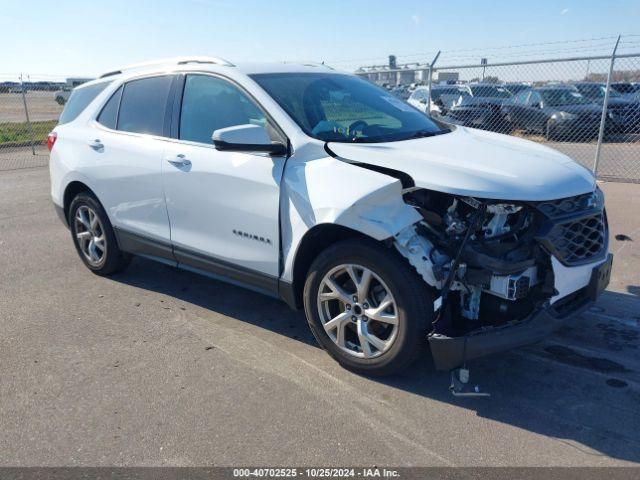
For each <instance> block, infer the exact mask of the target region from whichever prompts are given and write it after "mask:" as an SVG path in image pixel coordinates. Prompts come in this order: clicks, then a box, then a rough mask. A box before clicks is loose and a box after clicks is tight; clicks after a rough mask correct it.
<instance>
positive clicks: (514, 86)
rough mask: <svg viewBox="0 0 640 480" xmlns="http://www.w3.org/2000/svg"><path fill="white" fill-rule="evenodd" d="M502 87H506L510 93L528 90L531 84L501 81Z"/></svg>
mask: <svg viewBox="0 0 640 480" xmlns="http://www.w3.org/2000/svg"><path fill="white" fill-rule="evenodd" d="M502 88H504V89H506V90H507V91H508V92H509V93H510V94H511V95H515V94H516V93H519V92H521V91H522V90H528V89H530V88H531V85H527V84H526V83H503V84H502Z"/></svg>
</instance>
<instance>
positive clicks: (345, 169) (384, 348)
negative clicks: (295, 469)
mask: <svg viewBox="0 0 640 480" xmlns="http://www.w3.org/2000/svg"><path fill="white" fill-rule="evenodd" d="M49 146H50V148H51V161H50V170H51V193H52V196H53V202H54V203H55V205H56V207H57V210H58V211H59V214H60V216H61V218H62V220H63V221H64V222H65V223H66V224H67V225H68V226H69V228H70V230H71V236H72V239H73V242H74V244H75V247H76V249H77V251H78V254H79V256H80V258H81V259H82V261H83V262H84V263H85V265H86V266H87V267H88V268H89V269H91V270H92V271H93V272H95V273H97V274H100V275H109V274H113V273H115V272H118V271H120V270H122V269H123V268H124V267H125V266H126V265H127V263H128V262H129V259H130V258H131V255H132V254H133V255H141V256H144V257H147V258H151V259H154V260H158V261H160V262H164V263H167V264H171V265H174V266H178V267H180V268H184V269H188V270H191V271H194V272H198V273H202V274H205V275H210V276H212V277H214V278H218V279H224V280H228V281H229V282H231V283H234V284H238V285H242V286H246V287H249V288H251V289H254V290H257V291H259V292H263V293H266V294H268V295H272V296H276V297H279V298H281V299H283V300H284V301H286V302H287V303H288V304H289V305H291V306H292V307H294V308H300V307H303V308H304V311H305V314H306V317H307V320H308V322H309V325H310V327H311V330H312V331H313V334H314V335H315V337H316V339H317V340H318V342H319V343H320V344H321V345H322V346H323V347H324V348H325V349H326V350H327V351H328V352H329V354H331V355H332V356H333V357H334V358H335V359H336V360H337V361H338V362H340V363H341V364H342V365H344V366H346V367H348V368H350V369H353V370H356V371H359V372H363V373H369V374H388V373H391V372H395V371H397V370H399V369H402V368H404V367H406V366H407V365H408V364H409V363H410V362H411V361H412V360H413V359H415V358H416V356H417V355H418V354H419V352H420V351H421V349H422V347H423V346H424V345H425V344H427V343H428V344H429V346H430V349H431V354H432V356H433V358H434V361H435V365H436V367H438V368H441V369H453V368H457V367H459V366H460V365H463V364H464V363H465V362H466V361H467V360H469V359H472V358H475V357H479V356H482V355H486V354H488V353H493V352H497V351H501V350H506V349H508V348H513V347H519V346H522V345H524V344H527V343H531V342H534V341H536V340H539V339H541V338H542V337H543V336H544V335H545V334H547V333H548V332H550V331H551V330H553V329H554V328H556V327H557V326H559V325H560V324H561V323H562V322H563V321H564V320H565V319H566V318H568V317H569V316H570V315H571V314H574V313H576V312H579V311H581V309H584V308H585V307H586V306H588V305H589V304H590V302H592V301H593V300H594V299H595V298H596V297H597V296H598V295H599V293H600V292H601V291H602V290H603V289H604V287H605V286H606V285H607V283H608V279H609V273H610V270H611V256H610V255H609V254H608V251H607V250H608V231H607V224H606V215H605V212H604V205H603V196H602V193H601V192H600V190H599V189H597V188H596V183H595V180H594V178H593V176H592V174H591V173H590V172H589V171H587V170H586V169H585V168H583V167H581V166H580V165H578V164H576V163H575V162H574V161H572V160H571V159H570V158H568V157H566V156H565V155H563V154H561V153H559V152H557V151H554V150H552V149H550V148H547V147H545V146H543V145H539V144H535V143H531V142H527V141H524V140H521V139H518V138H513V137H508V136H504V135H499V134H495V133H489V132H484V131H479V130H473V129H469V128H464V127H456V126H450V125H445V124H442V123H439V122H438V121H436V120H434V119H431V118H430V117H428V116H426V115H424V114H423V113H422V112H419V111H418V110H417V109H415V108H413V107H412V106H410V105H408V104H406V103H404V102H402V101H400V100H398V99H396V98H395V97H393V96H392V95H390V94H389V93H387V92H386V91H385V90H383V89H380V88H378V87H376V86H374V85H372V84H370V83H368V82H366V81H365V80H362V79H360V78H358V77H356V76H353V75H349V74H345V73H339V72H336V71H333V70H332V69H330V68H327V67H325V66H321V65H320V66H319V65H291V64H267V65H265V64H252V65H233V64H231V63H229V62H227V61H224V60H221V59H215V58H183V59H174V60H167V61H162V62H156V63H149V64H146V65H138V66H132V67H129V68H123V69H120V70H117V71H114V72H110V73H107V74H104V75H102V77H100V78H99V79H97V80H95V81H92V82H89V83H87V84H84V85H82V86H81V87H78V88H77V89H75V90H74V92H73V94H72V95H71V98H70V99H69V101H68V103H67V105H66V107H65V110H64V112H63V114H62V116H61V118H60V124H59V125H58V126H57V127H56V128H55V129H54V131H53V132H52V133H51V134H50V137H49Z"/></svg>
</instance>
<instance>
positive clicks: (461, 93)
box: [0, 45, 640, 183]
mask: <svg viewBox="0 0 640 480" xmlns="http://www.w3.org/2000/svg"><path fill="white" fill-rule="evenodd" d="M634 47H635V45H634ZM356 73H357V74H358V75H360V76H363V77H365V78H367V79H369V80H371V81H373V82H376V83H378V84H384V85H386V86H387V87H388V88H390V89H392V91H393V92H394V93H396V94H398V95H399V96H400V97H402V98H403V99H405V100H407V101H408V102H409V103H411V104H413V105H414V106H416V107H417V108H419V109H421V110H423V111H425V112H428V113H430V114H431V115H433V116H434V117H438V118H440V119H442V120H443V121H445V122H450V123H453V124H458V125H464V126H468V127H473V128H479V129H484V130H489V131H494V132H499V133H504V134H509V135H514V136H518V137H521V138H525V139H528V140H533V141H535V142H539V143H543V144H545V145H548V146H550V147H552V148H555V149H557V150H559V151H561V152H563V153H566V154H567V155H569V156H570V157H572V158H573V159H575V160H576V161H578V162H580V163H581V164H582V165H584V166H585V167H587V168H589V169H591V170H594V171H596V173H597V176H598V177H599V178H601V179H606V180H617V181H625V182H637V183H640V54H634V53H622V54H617V55H611V54H610V55H600V56H581V57H567V58H560V59H548V60H531V61H515V62H513V61H512V62H500V63H489V62H486V61H483V62H481V63H479V64H453V63H449V64H448V65H447V64H446V63H445V61H440V62H439V63H437V64H433V62H432V66H429V65H415V66H413V67H411V68H408V67H396V68H389V67H379V66H378V67H371V68H361V69H359V70H358V71H357V72H356ZM82 80H86V79H77V78H75V79H74V78H60V77H49V78H46V80H40V79H38V81H30V80H29V79H28V77H27V79H25V77H24V76H23V77H15V76H14V77H7V76H5V77H3V76H0V170H11V169H18V168H28V167H36V166H46V165H47V162H48V151H47V148H46V139H47V134H48V133H49V132H50V131H51V129H52V128H53V127H54V126H55V124H56V122H57V119H58V117H59V115H60V113H61V112H62V108H63V105H64V102H65V101H66V99H67V98H68V97H69V95H70V91H71V89H72V88H73V87H74V86H76V85H77V84H78V83H80V81H82ZM605 104H606V105H607V108H606V109H605V107H604V105H605Z"/></svg>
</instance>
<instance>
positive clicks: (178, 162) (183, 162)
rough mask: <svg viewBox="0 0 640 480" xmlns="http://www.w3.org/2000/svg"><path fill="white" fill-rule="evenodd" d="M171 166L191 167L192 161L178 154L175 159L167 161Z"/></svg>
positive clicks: (171, 158) (170, 158)
mask: <svg viewBox="0 0 640 480" xmlns="http://www.w3.org/2000/svg"><path fill="white" fill-rule="evenodd" d="M166 160H167V162H169V163H170V164H171V165H173V166H175V167H190V166H191V160H189V159H188V158H186V157H185V156H184V155H183V154H181V153H180V154H178V155H176V156H175V157H169V158H167V159H166Z"/></svg>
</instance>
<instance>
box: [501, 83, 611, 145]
mask: <svg viewBox="0 0 640 480" xmlns="http://www.w3.org/2000/svg"><path fill="white" fill-rule="evenodd" d="M502 109H503V114H504V115H505V118H506V120H507V121H508V122H509V123H510V124H511V125H513V128H514V129H519V130H524V131H526V132H533V133H539V134H541V135H544V136H545V137H546V138H547V139H548V140H568V141H575V142H585V141H590V140H592V139H594V138H596V137H597V135H598V130H599V128H600V119H601V114H602V108H601V107H600V106H598V105H596V104H594V103H593V102H592V101H591V100H590V99H588V98H586V97H585V96H584V95H582V94H581V93H580V92H579V91H578V90H577V89H576V88H575V87H571V86H552V87H538V88H531V89H529V90H523V91H521V92H520V93H518V94H517V95H515V96H514V97H513V98H512V99H511V100H509V101H508V102H505V103H504V105H503V107H502Z"/></svg>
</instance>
